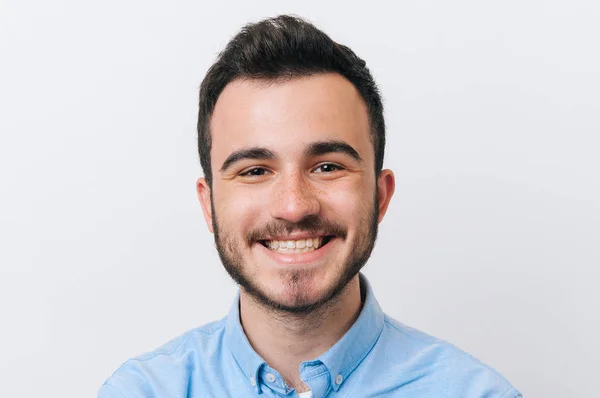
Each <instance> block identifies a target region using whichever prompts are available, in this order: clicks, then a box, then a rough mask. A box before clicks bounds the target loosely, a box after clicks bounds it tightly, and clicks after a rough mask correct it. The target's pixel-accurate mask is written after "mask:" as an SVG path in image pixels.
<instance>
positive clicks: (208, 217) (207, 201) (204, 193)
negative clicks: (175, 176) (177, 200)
mask: <svg viewBox="0 0 600 398" xmlns="http://www.w3.org/2000/svg"><path fill="white" fill-rule="evenodd" d="M196 193H197V195H198V200H199V201H200V205H201V206H202V213H203V214H204V220H205V221H206V225H207V226H208V230H209V231H210V232H211V233H214V231H213V214H212V206H211V194H210V186H209V185H208V182H207V181H206V178H203V177H201V178H198V180H197V181H196Z"/></svg>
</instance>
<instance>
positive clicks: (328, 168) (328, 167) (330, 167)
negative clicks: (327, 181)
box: [314, 163, 344, 173]
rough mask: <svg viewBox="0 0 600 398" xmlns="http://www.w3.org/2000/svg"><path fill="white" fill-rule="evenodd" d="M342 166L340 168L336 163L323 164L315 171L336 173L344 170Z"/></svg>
mask: <svg viewBox="0 0 600 398" xmlns="http://www.w3.org/2000/svg"><path fill="white" fill-rule="evenodd" d="M343 169H344V168H343V167H342V166H338V165H337V164H334V163H323V164H322V165H320V166H318V167H317V168H316V169H315V170H314V171H315V173H333V172H334V171H338V170H343Z"/></svg>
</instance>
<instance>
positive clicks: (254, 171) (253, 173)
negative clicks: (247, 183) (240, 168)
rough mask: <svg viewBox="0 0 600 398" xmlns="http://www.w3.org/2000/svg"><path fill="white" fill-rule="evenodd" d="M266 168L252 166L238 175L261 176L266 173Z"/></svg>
mask: <svg viewBox="0 0 600 398" xmlns="http://www.w3.org/2000/svg"><path fill="white" fill-rule="evenodd" d="M267 173H268V171H267V169H265V168H263V167H254V168H252V169H248V170H246V171H244V172H242V173H240V177H262V176H264V175H267Z"/></svg>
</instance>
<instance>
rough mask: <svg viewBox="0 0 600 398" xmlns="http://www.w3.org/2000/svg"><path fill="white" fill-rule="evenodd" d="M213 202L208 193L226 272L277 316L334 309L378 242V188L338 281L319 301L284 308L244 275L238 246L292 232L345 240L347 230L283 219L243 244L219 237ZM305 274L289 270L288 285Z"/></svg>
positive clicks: (319, 221) (318, 221)
mask: <svg viewBox="0 0 600 398" xmlns="http://www.w3.org/2000/svg"><path fill="white" fill-rule="evenodd" d="M213 203H214V200H213V199H212V192H211V210H212V214H213V218H212V224H213V231H214V239H215V246H216V248H217V252H218V253H219V257H220V259H221V262H222V263H223V266H224V267H225V270H226V271H227V273H228V274H229V276H230V277H231V278H232V279H233V280H234V281H235V282H236V283H237V284H238V285H239V286H240V287H241V288H242V289H243V290H244V291H245V292H246V293H248V294H249V295H250V296H251V297H252V298H254V300H256V301H257V302H258V303H260V304H261V305H262V306H264V307H265V308H268V309H270V310H272V311H274V312H277V313H283V314H290V315H292V314H293V315H300V316H301V315H308V314H311V313H314V312H317V311H322V310H324V308H328V307H330V306H333V305H334V303H335V302H336V301H337V300H338V299H339V298H340V296H341V294H342V293H343V292H344V289H345V288H346V286H347V285H348V283H349V282H350V281H351V280H352V279H353V278H354V277H355V276H356V275H357V274H358V272H359V271H360V270H361V269H362V268H363V267H364V265H365V264H366V262H367V260H368V259H369V257H370V256H371V252H372V251H373V248H374V247H375V241H376V240H377V232H378V219H379V207H378V195H377V189H375V194H374V200H373V203H372V205H371V206H370V211H368V212H367V214H363V215H362V216H363V218H362V219H361V223H360V225H359V227H358V228H357V231H361V230H364V228H365V227H366V229H367V231H366V233H364V234H361V235H357V241H356V242H355V243H353V246H354V249H353V250H352V251H351V252H350V255H349V257H348V258H347V259H346V261H345V264H344V266H343V267H342V272H341V273H340V275H339V277H338V278H337V281H336V282H335V283H334V284H333V286H331V287H330V289H329V291H328V292H327V293H326V294H325V295H324V296H323V297H322V298H320V299H318V300H316V301H313V302H309V303H302V304H298V305H286V304H283V303H280V302H278V301H276V300H274V299H271V298H270V297H269V296H268V295H267V294H266V293H264V292H263V291H262V290H261V289H260V288H259V287H258V285H257V284H256V283H255V281H254V280H253V279H252V278H251V277H250V276H249V275H248V274H247V266H248V264H245V263H244V258H243V254H242V247H241V245H242V244H246V245H247V247H251V245H253V244H256V243H257V242H258V240H260V238H261V237H266V236H277V235H279V234H281V233H282V232H284V231H285V232H287V233H291V232H292V231H303V232H315V233H316V232H318V233H323V232H325V233H326V234H328V235H334V236H335V237H336V238H338V239H342V240H344V241H346V239H347V230H346V228H345V227H344V226H343V225H340V224H337V223H334V222H331V221H329V220H325V219H322V218H320V217H319V216H317V215H310V216H307V217H305V218H303V219H302V220H300V221H299V222H297V223H293V222H289V221H285V220H276V221H275V220H274V221H273V222H271V223H270V224H268V225H266V226H264V227H262V228H260V229H256V230H252V231H248V233H247V234H246V239H245V242H243V241H242V242H239V241H237V240H236V239H235V238H234V237H232V236H227V235H226V234H223V235H221V234H220V228H219V222H218V217H217V214H216V212H215V208H214V205H213ZM350 244H352V243H350ZM304 275H306V271H300V270H298V271H290V272H289V273H288V274H287V276H288V281H289V283H290V284H299V283H300V281H301V280H302V277H303V276H304Z"/></svg>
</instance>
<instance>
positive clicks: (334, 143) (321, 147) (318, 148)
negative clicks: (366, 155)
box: [304, 140, 363, 162]
mask: <svg viewBox="0 0 600 398" xmlns="http://www.w3.org/2000/svg"><path fill="white" fill-rule="evenodd" d="M334 152H336V153H343V154H345V155H348V156H350V157H351V158H353V159H354V160H356V161H357V162H362V161H363V160H362V159H361V157H360V155H359V154H358V152H357V151H356V149H354V148H352V146H351V145H349V144H348V143H346V142H344V141H338V140H331V141H318V142H313V143H312V144H310V145H309V146H308V147H307V148H306V150H305V151H304V154H305V155H306V156H319V155H325V154H327V153H334Z"/></svg>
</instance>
